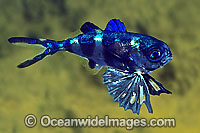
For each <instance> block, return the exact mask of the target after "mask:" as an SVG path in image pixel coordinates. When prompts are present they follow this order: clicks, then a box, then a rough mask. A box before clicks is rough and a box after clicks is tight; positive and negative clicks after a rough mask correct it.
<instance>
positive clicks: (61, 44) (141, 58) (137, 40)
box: [9, 19, 172, 114]
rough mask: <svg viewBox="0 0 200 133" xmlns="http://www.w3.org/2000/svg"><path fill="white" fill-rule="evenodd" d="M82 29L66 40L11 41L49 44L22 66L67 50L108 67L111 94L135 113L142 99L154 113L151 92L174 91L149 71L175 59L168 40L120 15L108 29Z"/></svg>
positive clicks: (12, 40)
mask: <svg viewBox="0 0 200 133" xmlns="http://www.w3.org/2000/svg"><path fill="white" fill-rule="evenodd" d="M81 31H82V32H83V34H80V35H78V36H76V37H73V38H69V39H66V40H63V41H54V40H48V39H33V38H26V37H12V38H10V39H9V42H10V43H18V42H24V43H29V44H33V45H34V44H41V45H42V46H44V47H46V48H47V49H46V50H45V51H44V52H43V53H41V54H39V55H37V56H35V57H34V58H33V59H29V60H27V61H25V62H23V63H21V64H20V65H18V67H19V68H24V67H27V66H30V65H32V64H34V63H36V62H37V61H39V60H41V59H43V58H44V57H45V56H47V55H52V54H54V53H56V52H57V51H68V52H71V53H74V54H77V55H79V56H81V57H83V58H86V59H88V60H89V66H90V68H92V69H93V68H96V69H100V68H101V67H102V66H106V67H108V69H107V71H106V72H105V73H104V75H103V78H104V84H105V85H106V86H107V87H108V91H109V94H110V95H112V96H113V98H114V101H116V102H119V104H120V106H122V107H124V109H125V110H127V109H131V110H132V111H133V113H137V114H139V112H140V107H141V105H142V104H143V103H145V104H146V106H147V109H148V111H149V112H150V113H153V110H152V107H151V104H150V94H152V95H160V94H161V93H171V92H170V91H168V90H166V89H165V88H164V87H163V86H162V84H161V83H159V82H158V81H156V80H155V79H154V78H152V77H151V76H150V75H149V74H148V73H150V72H152V71H154V70H155V69H157V68H159V67H162V66H164V65H165V64H166V63H168V62H169V61H170V60H171V59H172V54H171V51H170V49H169V47H168V45H167V44H166V43H164V42H163V41H161V40H158V39H156V38H154V37H152V36H148V35H143V34H138V33H132V32H127V30H126V28H125V25H124V24H123V23H122V22H121V21H120V20H118V19H112V20H110V21H109V22H108V24H107V26H106V28H105V30H102V29H100V28H99V27H98V26H96V25H94V24H93V23H90V22H86V23H85V24H83V25H82V27H81Z"/></svg>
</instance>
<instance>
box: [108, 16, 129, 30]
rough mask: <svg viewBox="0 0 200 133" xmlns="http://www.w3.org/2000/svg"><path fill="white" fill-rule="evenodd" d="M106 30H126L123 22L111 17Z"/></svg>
mask: <svg viewBox="0 0 200 133" xmlns="http://www.w3.org/2000/svg"><path fill="white" fill-rule="evenodd" d="M105 30H106V31H116V32H127V31H126V27H125V25H124V23H123V22H121V21H120V20H119V19H112V20H110V21H109V22H108V24H107V26H106V29H105Z"/></svg>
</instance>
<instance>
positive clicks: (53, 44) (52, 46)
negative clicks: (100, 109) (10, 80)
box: [8, 37, 64, 68]
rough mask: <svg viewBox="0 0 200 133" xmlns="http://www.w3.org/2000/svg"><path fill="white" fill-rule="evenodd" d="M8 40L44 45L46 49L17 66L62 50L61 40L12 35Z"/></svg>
mask: <svg viewBox="0 0 200 133" xmlns="http://www.w3.org/2000/svg"><path fill="white" fill-rule="evenodd" d="M8 41H9V42H10V43H27V44H31V45H32V44H33V45H34V44H40V45H41V46H43V47H45V48H46V50H45V51H44V52H43V53H41V54H39V55H36V56H35V57H33V58H32V59H29V60H26V61H25V62H23V63H21V64H19V65H18V66H17V67H19V68H25V67H28V66H30V65H32V64H34V63H36V62H38V61H40V60H42V59H43V58H44V57H46V56H47V55H52V54H54V53H56V52H57V51H61V50H64V46H63V45H64V44H63V41H54V40H48V39H35V38H28V37H12V38H9V39H8Z"/></svg>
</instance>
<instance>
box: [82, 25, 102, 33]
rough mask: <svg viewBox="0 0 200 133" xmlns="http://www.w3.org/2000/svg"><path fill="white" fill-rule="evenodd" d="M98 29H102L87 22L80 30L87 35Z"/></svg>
mask: <svg viewBox="0 0 200 133" xmlns="http://www.w3.org/2000/svg"><path fill="white" fill-rule="evenodd" d="M97 29H100V28H99V27H98V26H96V25H94V24H93V23H90V22H86V23H84V24H83V25H82V26H81V29H80V30H81V31H82V32H83V33H84V34H86V33H88V32H90V31H93V30H97Z"/></svg>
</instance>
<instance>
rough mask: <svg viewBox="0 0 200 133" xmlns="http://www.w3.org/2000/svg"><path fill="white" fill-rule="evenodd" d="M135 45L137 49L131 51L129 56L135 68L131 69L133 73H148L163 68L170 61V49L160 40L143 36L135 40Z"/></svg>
mask: <svg viewBox="0 0 200 133" xmlns="http://www.w3.org/2000/svg"><path fill="white" fill-rule="evenodd" d="M137 44H138V48H137V49H133V50H132V52H131V54H130V57H131V58H132V59H133V62H134V64H135V66H136V67H132V69H135V71H138V72H142V73H149V72H152V71H154V70H155V69H157V68H160V67H163V66H164V65H165V64H167V63H168V62H169V61H170V60H172V53H171V51H170V48H169V47H168V45H167V44H166V43H165V42H163V41H161V40H158V39H156V38H153V37H151V36H144V37H142V38H140V39H138V40H137ZM130 69H131V66H130ZM131 71H133V70H131Z"/></svg>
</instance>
